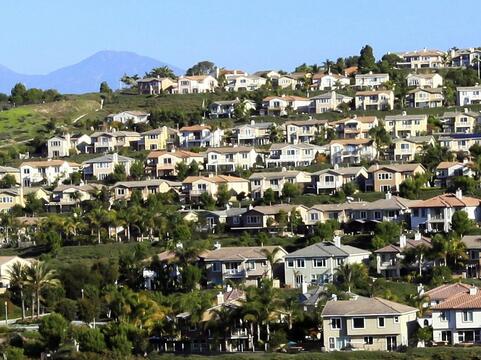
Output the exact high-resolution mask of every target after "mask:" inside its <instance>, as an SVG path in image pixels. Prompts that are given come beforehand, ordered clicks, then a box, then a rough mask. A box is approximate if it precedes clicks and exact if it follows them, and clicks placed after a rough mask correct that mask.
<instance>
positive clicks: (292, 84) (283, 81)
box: [272, 75, 299, 90]
mask: <svg viewBox="0 0 481 360" xmlns="http://www.w3.org/2000/svg"><path fill="white" fill-rule="evenodd" d="M298 84H299V80H298V79H296V78H295V77H293V76H291V75H280V76H279V77H278V78H274V79H272V86H273V87H274V88H278V89H291V90H296V88H297V86H298Z"/></svg>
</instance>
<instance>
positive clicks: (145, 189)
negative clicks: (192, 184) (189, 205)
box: [110, 179, 182, 200]
mask: <svg viewBox="0 0 481 360" xmlns="http://www.w3.org/2000/svg"><path fill="white" fill-rule="evenodd" d="M181 187H182V183H180V182H174V181H168V180H162V179H151V180H139V181H121V182H118V183H115V184H114V185H112V186H111V187H110V190H112V192H113V197H114V199H115V200H129V199H130V197H131V196H132V193H133V192H134V191H139V192H140V193H141V194H142V199H143V200H147V199H148V197H149V196H150V195H154V194H162V193H166V192H169V191H171V190H174V191H180V188H181Z"/></svg>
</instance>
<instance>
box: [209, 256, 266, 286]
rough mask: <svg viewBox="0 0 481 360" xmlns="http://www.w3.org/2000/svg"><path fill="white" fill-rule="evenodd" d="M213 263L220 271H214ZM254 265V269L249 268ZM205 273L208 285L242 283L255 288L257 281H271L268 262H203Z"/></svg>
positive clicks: (247, 260)
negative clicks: (265, 279)
mask: <svg viewBox="0 0 481 360" xmlns="http://www.w3.org/2000/svg"><path fill="white" fill-rule="evenodd" d="M214 263H217V264H218V265H216V267H218V268H219V269H220V271H214V270H215V267H214ZM252 264H255V265H254V269H249V266H252ZM205 268H206V271H207V283H208V284H209V285H214V286H215V285H223V284H224V283H225V281H227V280H233V281H242V282H244V283H245V285H246V286H250V285H252V286H257V282H258V280H260V279H261V278H264V277H265V278H267V279H272V269H271V267H270V264H269V262H268V261H265V260H249V259H246V260H245V261H244V262H241V261H226V260H219V261H210V260H209V261H208V262H205Z"/></svg>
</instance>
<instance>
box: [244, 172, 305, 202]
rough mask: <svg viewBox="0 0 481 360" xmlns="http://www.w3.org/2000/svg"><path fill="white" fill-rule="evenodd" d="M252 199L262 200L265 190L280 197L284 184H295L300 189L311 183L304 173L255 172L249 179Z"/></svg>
mask: <svg viewBox="0 0 481 360" xmlns="http://www.w3.org/2000/svg"><path fill="white" fill-rule="evenodd" d="M249 181H250V188H251V197H252V199H262V198H263V197H264V193H265V192H266V190H267V189H271V190H272V191H273V192H274V194H275V195H277V196H280V195H282V189H283V187H284V185H285V184H288V183H290V184H297V185H299V186H300V188H302V189H303V188H304V187H305V186H307V185H309V184H310V183H311V175H310V174H309V173H306V172H304V171H297V170H287V169H285V168H283V169H282V171H273V172H255V173H253V174H252V175H251V176H250V177H249Z"/></svg>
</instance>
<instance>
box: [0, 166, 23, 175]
mask: <svg viewBox="0 0 481 360" xmlns="http://www.w3.org/2000/svg"><path fill="white" fill-rule="evenodd" d="M19 172H20V169H17V168H14V167H11V166H0V174H6V173H19Z"/></svg>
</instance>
